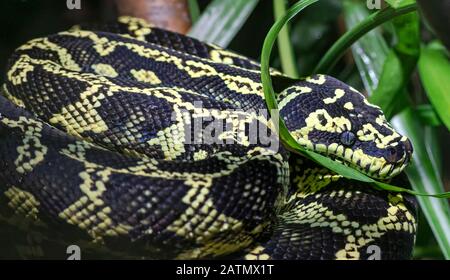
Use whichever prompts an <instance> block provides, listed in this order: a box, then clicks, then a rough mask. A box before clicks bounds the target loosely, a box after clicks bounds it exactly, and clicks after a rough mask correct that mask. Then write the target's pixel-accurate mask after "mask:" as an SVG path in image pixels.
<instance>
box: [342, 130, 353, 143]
mask: <svg viewBox="0 0 450 280" xmlns="http://www.w3.org/2000/svg"><path fill="white" fill-rule="evenodd" d="M355 141H356V137H355V134H354V133H353V132H351V131H344V132H342V134H341V143H342V145H344V146H352V145H353V144H355Z"/></svg>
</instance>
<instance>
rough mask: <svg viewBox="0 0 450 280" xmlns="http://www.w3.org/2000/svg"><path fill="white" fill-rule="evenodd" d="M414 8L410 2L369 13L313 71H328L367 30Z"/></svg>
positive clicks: (336, 44)
mask: <svg viewBox="0 0 450 280" xmlns="http://www.w3.org/2000/svg"><path fill="white" fill-rule="evenodd" d="M416 9H417V5H416V4H415V3H412V4H409V5H406V6H401V7H399V8H397V9H396V8H393V7H391V6H388V7H387V8H385V9H383V10H381V11H378V12H376V13H373V14H371V15H370V16H368V17H367V18H365V19H364V20H363V21H362V22H360V23H359V24H357V25H355V26H354V27H353V28H352V29H351V30H350V31H348V32H347V33H345V34H344V35H343V36H342V37H341V38H339V40H338V41H337V42H336V43H335V44H334V45H333V46H332V47H331V48H330V49H329V50H328V52H327V53H326V54H325V55H324V56H323V58H322V59H321V60H320V62H319V63H318V64H317V67H316V68H315V69H314V73H328V72H329V71H330V69H331V68H332V67H333V66H334V65H335V64H336V62H337V61H338V60H339V59H340V58H341V57H342V56H343V55H344V53H345V51H346V50H347V49H348V48H349V47H350V46H351V45H352V44H353V43H354V42H356V41H357V40H359V39H360V38H361V37H362V36H364V35H366V34H367V33H368V32H369V31H371V30H372V29H374V28H375V27H377V26H379V25H381V24H383V23H385V22H386V21H389V20H391V19H393V18H395V17H397V16H400V15H404V14H407V13H410V12H413V11H415V10H416Z"/></svg>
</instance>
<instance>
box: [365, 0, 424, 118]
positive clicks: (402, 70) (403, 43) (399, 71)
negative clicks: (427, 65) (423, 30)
mask: <svg viewBox="0 0 450 280" xmlns="http://www.w3.org/2000/svg"><path fill="white" fill-rule="evenodd" d="M411 2H412V3H414V2H415V1H401V0H399V1H395V3H396V5H397V6H406V5H407V4H411ZM392 24H393V28H394V32H395V35H396V38H395V39H396V40H395V41H396V43H395V45H394V47H393V48H392V49H391V50H390V51H389V53H388V55H387V57H386V59H385V63H384V66H383V71H382V72H381V75H380V80H379V83H378V86H377V88H376V89H375V90H374V92H373V94H372V96H371V98H370V101H371V102H372V103H374V104H376V105H378V106H380V107H381V108H383V110H384V113H385V114H386V117H387V118H388V119H391V118H392V117H393V116H394V115H395V114H396V113H398V112H400V111H401V110H403V109H404V108H406V107H407V106H408V103H409V102H408V99H407V96H406V94H405V91H404V90H403V89H404V88H405V87H406V85H407V83H408V82H409V79H410V77H411V75H412V72H413V71H414V69H415V67H416V64H417V60H418V58H419V53H420V35H419V30H420V28H419V16H418V15H417V13H408V14H405V15H401V16H399V17H396V18H394V19H393V20H392Z"/></svg>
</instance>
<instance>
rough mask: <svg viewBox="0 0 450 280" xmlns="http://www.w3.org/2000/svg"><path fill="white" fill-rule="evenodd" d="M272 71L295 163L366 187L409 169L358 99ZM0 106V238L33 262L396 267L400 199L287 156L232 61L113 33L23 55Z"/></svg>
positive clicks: (330, 82)
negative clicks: (80, 259) (367, 262)
mask: <svg viewBox="0 0 450 280" xmlns="http://www.w3.org/2000/svg"><path fill="white" fill-rule="evenodd" d="M271 71H272V78H273V83H274V87H275V89H276V91H277V92H278V94H277V99H278V103H279V116H280V117H281V118H282V119H283V120H284V122H285V123H286V125H287V127H288V129H289V131H290V132H291V134H292V135H293V137H294V138H295V139H296V140H297V141H298V142H299V143H300V144H301V145H302V146H303V147H305V148H307V149H309V150H311V151H315V152H317V153H320V154H323V155H326V156H328V157H330V158H332V159H334V160H338V161H340V162H342V163H344V164H346V165H348V166H351V167H353V168H356V169H358V170H360V171H362V172H363V173H365V174H367V175H369V176H370V177H373V178H378V179H380V180H391V178H393V177H394V176H396V175H398V174H400V173H401V172H402V170H403V169H404V167H405V166H406V165H407V164H408V162H409V160H410V157H411V153H412V146H411V144H410V142H409V140H408V139H407V138H406V137H404V136H402V135H400V134H398V133H397V132H396V131H395V130H394V129H393V128H392V127H391V126H390V125H389V123H388V122H387V121H386V119H385V117H384V115H383V112H382V111H381V110H380V108H378V107H377V106H374V105H371V104H370V103H369V102H368V101H367V100H366V99H365V98H364V96H363V95H362V94H361V93H359V92H357V91H356V90H355V89H353V88H351V87H350V86H348V85H346V84H344V83H342V82H340V81H338V80H336V79H334V78H332V77H329V76H325V75H315V76H312V77H308V78H305V79H301V80H293V79H290V78H288V77H285V76H284V75H282V74H280V73H279V72H277V71H276V70H271ZM2 95H3V96H0V210H1V211H0V223H1V225H2V227H3V228H7V225H12V226H14V228H17V232H20V230H22V232H25V234H28V236H29V234H31V232H36V234H37V235H38V236H39V239H40V241H39V242H40V244H41V245H40V246H41V247H42V248H43V249H42V248H41V249H42V250H48V251H49V252H46V253H45V254H46V255H45V256H44V257H50V258H51V257H55V256H59V255H60V254H63V253H65V251H64V249H61V250H60V251H58V252H55V250H52V249H48V248H51V245H50V244H51V243H52V242H54V243H58V242H59V243H58V244H59V245H61V246H68V245H69V244H78V245H80V246H81V247H82V251H83V252H91V251H92V252H93V253H92V254H93V255H92V256H94V255H95V254H97V256H98V254H100V255H101V254H103V255H101V256H103V257H112V258H122V257H123V258H149V259H155V258H166V259H176V258H178V259H193V258H238V259H260V260H264V259H368V258H370V253H371V250H370V247H371V246H372V245H376V246H378V248H379V249H380V252H381V258H382V259H406V258H409V257H410V256H411V252H412V248H413V244H414V241H415V233H416V207H417V206H416V202H415V200H414V198H413V197H410V196H408V195H404V194H399V193H389V192H386V191H381V190H376V189H374V188H373V187H372V186H369V185H368V184H367V183H363V182H358V181H353V180H349V179H346V178H343V177H342V176H340V175H338V174H335V173H333V172H332V171H330V170H328V169H326V168H324V167H321V166H320V165H318V164H316V163H314V162H313V161H311V160H309V159H306V158H303V157H302V156H299V155H296V154H293V153H290V152H289V151H288V150H286V149H285V148H284V147H283V146H282V145H281V144H280V143H278V142H277V140H278V137H277V134H276V130H275V129H274V128H275V125H274V124H275V123H276V121H274V119H272V118H270V117H269V115H271V114H268V113H264V112H265V111H264V110H265V108H266V104H265V101H264V95H263V91H262V84H261V81H260V70H259V64H258V63H256V62H254V61H253V60H251V59H248V58H246V57H243V56H241V55H238V54H236V53H233V52H230V51H227V50H224V49H221V48H219V47H217V46H214V45H209V44H205V43H202V42H200V41H198V40H195V39H193V38H189V37H187V36H183V35H180V34H176V33H173V32H169V31H165V30H162V29H158V28H153V27H151V26H150V25H149V24H147V23H146V22H145V21H143V20H141V19H136V18H130V17H120V18H119V19H118V21H117V22H114V23H110V24H105V25H99V26H91V27H89V28H87V27H84V26H78V27H76V28H73V29H71V30H70V31H66V32H61V33H58V34H55V35H50V36H47V37H43V38H38V39H34V40H31V41H29V42H27V43H25V44H24V45H22V46H21V47H19V48H18V49H17V50H16V51H15V52H14V53H13V54H12V56H11V58H10V60H9V63H8V68H7V72H6V77H5V83H4V85H3V87H2ZM196 125H197V129H195V127H196ZM211 127H213V129H211ZM255 127H257V131H265V132H267V133H266V134H267V135H268V137H267V139H263V138H261V139H256V140H255V139H253V138H254V137H253V138H252V135H253V136H254V134H255V133H256V132H255V131H252V129H253V128H255ZM198 131H201V132H203V133H205V132H209V134H206V135H210V136H211V137H212V138H213V140H214V141H211V142H210V143H209V142H205V141H207V140H208V139H207V137H203V136H202V135H200V136H199V132H198ZM252 133H253V134H252ZM200 134H201V133H200ZM256 134H257V133H256ZM258 135H259V134H258ZM202 137H203V138H202ZM193 138H196V139H197V138H199V139H200V140H201V141H196V140H195V139H194V140H193V141H190V142H189V141H188V140H192V139H193ZM257 138H258V137H257ZM197 140H198V139H197ZM209 140H211V139H209ZM263 140H264V141H263ZM393 180H394V182H398V181H400V182H402V183H405V182H407V181H405V180H404V178H403V176H397V177H396V178H394V179H393ZM18 221H20V222H18ZM13 232H14V233H12V235H15V236H22V235H21V234H23V233H16V231H13ZM40 232H41V233H42V232H45V234H41V233H40ZM28 239H29V238H28ZM13 242H14V241H8V240H6V241H5V243H9V245H10V246H11V244H13ZM14 245H17V244H13V246H12V247H14ZM4 246H7V245H4ZM55 246H58V245H55ZM5 248H6V247H5ZM62 248H63V247H62ZM64 248H65V247H64ZM58 250H59V249H58ZM58 254H59V255H58ZM25 257H26V256H25Z"/></svg>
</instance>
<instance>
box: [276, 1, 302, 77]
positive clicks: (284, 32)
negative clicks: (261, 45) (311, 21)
mask: <svg viewBox="0 0 450 280" xmlns="http://www.w3.org/2000/svg"><path fill="white" fill-rule="evenodd" d="M273 10H274V14H275V20H277V19H279V18H280V17H282V16H283V15H284V14H285V13H286V1H285V0H273ZM278 53H279V56H280V59H281V68H282V69H283V72H284V73H285V74H286V75H288V76H290V77H292V78H298V71H297V66H296V64H295V62H296V60H295V57H294V50H293V49H292V44H291V40H290V36H289V26H288V25H286V26H284V27H283V28H282V29H281V30H280V34H278Z"/></svg>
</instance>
